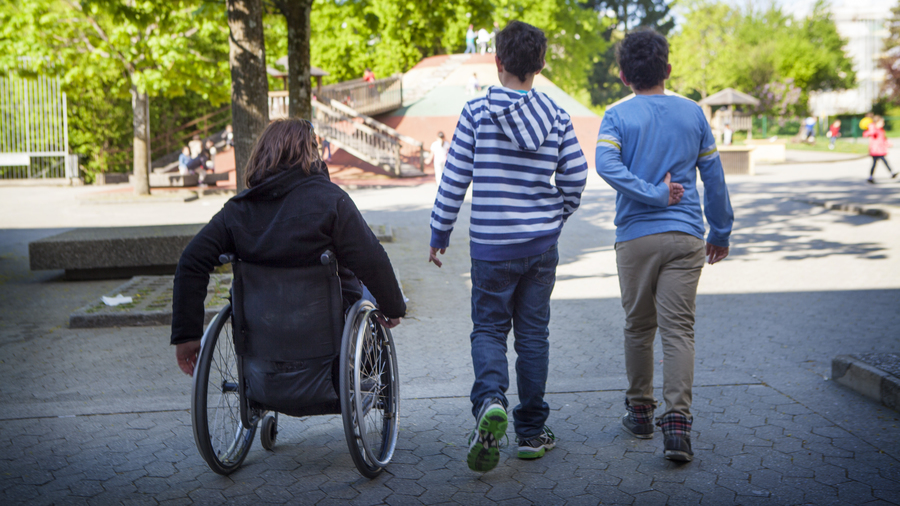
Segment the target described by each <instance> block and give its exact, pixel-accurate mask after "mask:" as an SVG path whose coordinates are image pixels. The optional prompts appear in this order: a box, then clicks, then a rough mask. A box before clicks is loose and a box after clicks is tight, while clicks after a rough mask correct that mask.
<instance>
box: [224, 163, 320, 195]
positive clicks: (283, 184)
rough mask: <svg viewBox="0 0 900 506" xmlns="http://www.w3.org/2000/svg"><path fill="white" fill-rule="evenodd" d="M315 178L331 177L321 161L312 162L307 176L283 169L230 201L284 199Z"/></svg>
mask: <svg viewBox="0 0 900 506" xmlns="http://www.w3.org/2000/svg"><path fill="white" fill-rule="evenodd" d="M317 178H325V179H326V180H328V181H331V176H330V175H329V174H328V166H327V165H325V162H323V161H321V160H317V161H315V162H313V165H312V167H311V168H310V174H309V175H307V174H306V173H305V172H303V171H302V170H300V169H299V168H297V167H284V170H282V171H281V172H279V173H277V174H275V175H274V176H269V177H268V178H266V179H265V180H263V182H262V183H259V184H258V185H256V186H254V187H253V188H248V189H246V190H244V191H242V192H241V193H239V194H238V195H236V196H234V197H232V199H233V200H278V199H281V198H284V196H285V195H286V194H288V193H290V192H291V191H292V190H293V189H294V188H296V187H297V186H299V185H301V184H304V183H306V182H307V181H311V180H315V179H317Z"/></svg>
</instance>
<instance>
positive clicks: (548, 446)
mask: <svg viewBox="0 0 900 506" xmlns="http://www.w3.org/2000/svg"><path fill="white" fill-rule="evenodd" d="M516 440H518V441H519V458H520V459H539V458H541V457H543V456H544V454H545V453H547V450H552V449H553V447H554V446H556V436H555V435H554V434H553V431H552V430H550V427H547V426H546V425H544V428H543V430H541V433H540V434H538V435H537V436H534V437H533V438H530V439H524V440H523V439H521V438H516Z"/></svg>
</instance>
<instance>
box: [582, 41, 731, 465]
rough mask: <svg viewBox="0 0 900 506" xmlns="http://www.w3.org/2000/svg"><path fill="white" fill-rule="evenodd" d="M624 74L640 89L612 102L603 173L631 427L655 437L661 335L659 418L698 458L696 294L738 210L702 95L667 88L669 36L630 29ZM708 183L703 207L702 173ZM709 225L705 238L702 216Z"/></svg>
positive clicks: (681, 453) (669, 441) (600, 158)
mask: <svg viewBox="0 0 900 506" xmlns="http://www.w3.org/2000/svg"><path fill="white" fill-rule="evenodd" d="M616 59H617V60H618V63H619V68H620V73H619V77H620V78H621V79H622V82H623V83H625V85H626V86H630V87H631V89H632V91H634V93H635V96H634V98H632V99H631V100H628V101H625V102H622V103H620V104H619V105H616V106H614V107H611V108H609V109H607V110H606V114H605V115H604V117H603V122H602V124H601V126H600V134H599V136H598V138H597V152H596V155H597V172H598V173H599V174H600V176H601V177H602V178H603V179H604V180H605V181H606V182H607V183H609V185H610V186H612V187H613V188H614V189H615V190H616V191H617V192H618V195H617V196H616V219H615V224H616V264H617V267H618V272H619V287H620V289H621V292H622V307H623V308H624V309H625V369H626V372H627V375H628V390H627V391H626V393H625V406H626V411H627V414H626V415H625V418H623V420H622V425H623V427H624V429H625V430H626V431H627V432H628V433H630V434H632V435H633V436H635V437H637V438H641V439H649V438H652V437H653V415H654V409H655V407H656V405H657V402H656V399H655V398H654V397H653V340H654V338H655V337H656V329H657V326H658V327H659V334H660V337H661V340H662V345H663V357H664V358H663V398H664V399H665V402H666V410H665V412H664V413H663V414H662V416H661V417H660V418H659V419H658V421H657V425H659V426H660V428H661V429H662V432H663V437H664V440H665V441H664V446H665V456H666V458H668V459H671V460H679V461H690V460H692V458H693V455H694V453H693V451H692V450H691V439H690V433H691V423H692V421H693V417H692V415H691V395H692V394H691V388H692V385H693V382H694V302H695V300H696V298H697V283H698V282H699V281H700V271H701V269H702V268H703V264H704V259H708V261H709V263H710V264H714V263H716V262H718V261H720V260H722V259H724V258H725V257H726V256H728V239H729V236H730V235H731V226H732V223H733V222H734V213H733V212H732V210H731V202H730V201H729V198H728V189H727V188H726V187H725V176H724V173H723V171H722V163H721V161H720V160H719V153H718V151H717V150H716V142H715V140H714V139H713V136H712V132H711V131H710V129H709V123H708V122H707V121H706V118H705V117H704V115H703V111H702V110H701V109H700V106H698V105H697V104H696V103H694V102H692V101H690V100H688V99H686V98H683V97H679V96H669V95H666V94H665V87H664V84H665V80H666V79H668V77H669V73H670V72H671V71H672V66H671V65H670V64H669V63H668V60H669V45H668V43H667V42H666V39H665V38H664V37H663V36H661V35H659V34H657V33H656V32H653V31H652V30H645V31H638V32H632V33H630V34H628V35H627V36H626V37H625V39H624V40H623V41H622V43H621V44H620V46H619V48H618V51H617V53H616ZM698 169H699V172H700V178H701V179H702V180H703V186H704V195H703V197H704V205H703V209H702V210H701V207H700V196H699V193H698V192H697V172H698ZM704 213H705V215H706V221H707V222H708V223H709V229H710V230H709V235H708V236H707V237H706V243H705V245H704V241H703V236H704V232H705V230H704V226H703V214H704Z"/></svg>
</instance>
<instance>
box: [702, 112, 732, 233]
mask: <svg viewBox="0 0 900 506" xmlns="http://www.w3.org/2000/svg"><path fill="white" fill-rule="evenodd" d="M698 109H699V108H698ZM700 114H701V117H700V119H701V120H702V123H701V125H702V127H701V128H703V130H704V132H703V137H702V138H703V142H702V143H701V146H700V151H699V154H698V156H697V168H698V169H699V170H700V179H701V180H702V181H703V212H704V214H705V215H706V221H707V223H709V235H708V236H707V237H706V242H708V243H710V244H712V245H714V246H720V247H723V248H727V247H728V239H729V237H730V236H731V227H732V225H733V224H734V211H733V210H732V209H731V199H730V198H729V197H728V187H727V186H725V172H724V170H723V169H722V160H721V159H720V158H719V151H718V149H717V148H716V140H715V138H714V137H713V135H712V131H710V129H709V124H708V123H707V122H706V118H705V117H703V116H702V113H700Z"/></svg>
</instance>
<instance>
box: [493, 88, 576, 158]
mask: <svg viewBox="0 0 900 506" xmlns="http://www.w3.org/2000/svg"><path fill="white" fill-rule="evenodd" d="M487 102H488V111H490V114H491V121H493V122H494V124H495V125H497V127H498V128H500V129H501V130H503V133H504V134H506V136H507V137H509V140H511V141H512V142H514V143H515V144H516V145H517V146H519V149H522V150H525V151H537V150H538V148H540V147H541V145H542V144H543V143H544V140H545V139H547V136H548V135H550V131H551V130H552V129H553V124H554V123H555V122H556V119H557V118H558V117H559V109H558V108H557V107H556V104H554V103H553V101H552V100H550V98H549V97H547V95H544V94H543V93H539V92H537V91H535V90H531V91H529V92H528V93H520V92H518V91H516V90H511V89H509V88H502V87H497V86H491V87H490V88H489V89H488V93H487Z"/></svg>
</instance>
